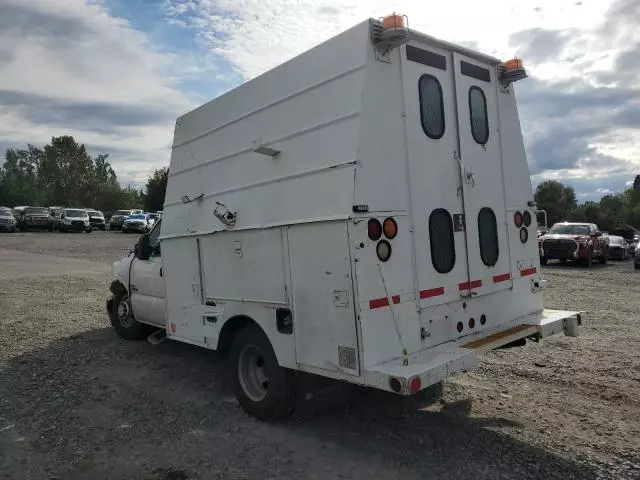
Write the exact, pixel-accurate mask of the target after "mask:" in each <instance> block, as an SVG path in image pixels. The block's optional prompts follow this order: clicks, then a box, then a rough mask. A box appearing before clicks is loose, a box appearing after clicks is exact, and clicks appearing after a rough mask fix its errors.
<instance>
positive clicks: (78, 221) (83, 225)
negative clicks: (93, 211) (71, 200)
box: [60, 208, 91, 233]
mask: <svg viewBox="0 0 640 480" xmlns="http://www.w3.org/2000/svg"><path fill="white" fill-rule="evenodd" d="M61 218H62V223H61V224H60V231H61V232H63V233H67V232H72V231H75V232H87V233H91V224H90V223H89V214H88V213H87V211H86V210H83V209H81V208H65V209H64V210H63V212H62V215H61Z"/></svg>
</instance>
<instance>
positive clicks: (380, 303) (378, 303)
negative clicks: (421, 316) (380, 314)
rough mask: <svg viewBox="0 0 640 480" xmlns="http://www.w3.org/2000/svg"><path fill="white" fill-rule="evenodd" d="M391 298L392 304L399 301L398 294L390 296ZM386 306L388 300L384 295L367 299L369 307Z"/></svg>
mask: <svg viewBox="0 0 640 480" xmlns="http://www.w3.org/2000/svg"><path fill="white" fill-rule="evenodd" d="M391 300H393V303H394V304H398V303H400V295H394V296H393V297H391ZM387 306H389V300H388V299H387V298H386V297H383V298H376V299H375V300H369V308H370V309H372V310H373V309H374V308H382V307H387Z"/></svg>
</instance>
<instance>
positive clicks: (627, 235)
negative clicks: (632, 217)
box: [610, 225, 640, 255]
mask: <svg viewBox="0 0 640 480" xmlns="http://www.w3.org/2000/svg"><path fill="white" fill-rule="evenodd" d="M610 233H611V235H618V236H619V237H622V238H624V239H625V241H626V242H627V244H628V245H629V255H633V254H634V253H635V246H636V244H637V243H638V238H640V234H639V232H638V230H636V229H635V228H632V227H631V226H629V225H625V226H623V227H619V228H614V229H613V230H611V232H610Z"/></svg>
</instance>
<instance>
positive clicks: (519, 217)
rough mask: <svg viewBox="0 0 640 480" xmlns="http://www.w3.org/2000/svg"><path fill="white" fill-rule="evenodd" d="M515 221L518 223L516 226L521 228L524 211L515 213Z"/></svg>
mask: <svg viewBox="0 0 640 480" xmlns="http://www.w3.org/2000/svg"><path fill="white" fill-rule="evenodd" d="M513 223H515V224H516V227H518V228H520V227H521V226H522V213H521V212H516V213H514V214H513Z"/></svg>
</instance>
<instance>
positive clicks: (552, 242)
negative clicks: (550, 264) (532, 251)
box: [538, 222, 609, 267]
mask: <svg viewBox="0 0 640 480" xmlns="http://www.w3.org/2000/svg"><path fill="white" fill-rule="evenodd" d="M538 241H539V242H542V257H541V258H540V263H541V264H542V265H545V264H546V263H547V261H548V260H550V259H553V258H555V259H558V260H560V261H561V262H566V261H567V260H581V261H582V262H584V264H585V265H586V266H587V267H591V264H592V261H593V260H594V259H597V260H598V261H599V262H600V263H601V264H604V263H607V260H608V258H609V237H608V236H603V235H602V232H601V231H600V229H599V228H598V226H597V225H596V224H595V223H569V222H561V223H556V224H554V225H553V226H552V227H551V229H550V230H549V232H548V233H547V234H546V235H542V236H541V237H540V238H539V239H538Z"/></svg>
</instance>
